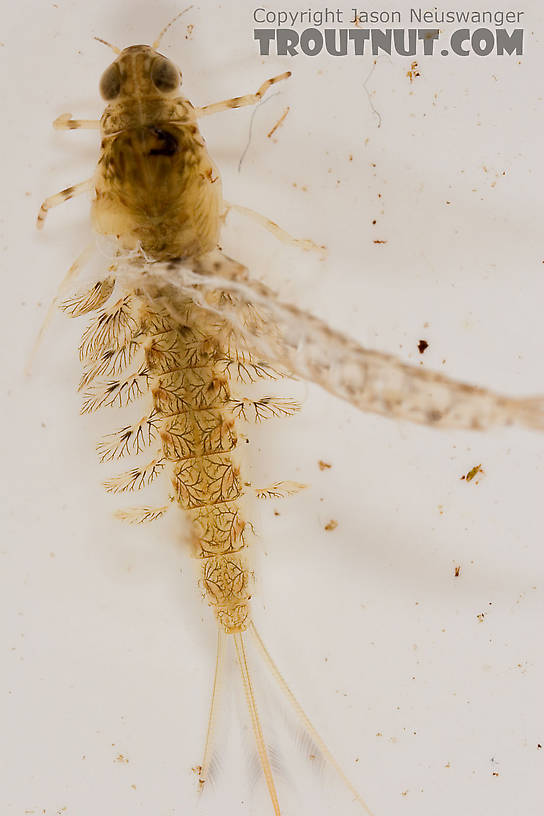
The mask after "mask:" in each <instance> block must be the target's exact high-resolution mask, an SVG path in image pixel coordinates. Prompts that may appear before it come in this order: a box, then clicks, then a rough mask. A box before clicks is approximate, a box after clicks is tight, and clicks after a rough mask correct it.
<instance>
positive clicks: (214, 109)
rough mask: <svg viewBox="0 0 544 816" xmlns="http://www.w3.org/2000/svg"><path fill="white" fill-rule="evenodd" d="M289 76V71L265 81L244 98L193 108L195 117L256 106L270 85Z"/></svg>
mask: <svg viewBox="0 0 544 816" xmlns="http://www.w3.org/2000/svg"><path fill="white" fill-rule="evenodd" d="M290 76H291V71H286V72H285V73H284V74H279V75H278V76H275V77H272V79H267V80H266V82H263V84H262V85H261V87H260V88H259V90H258V91H256V92H255V93H252V94H246V95H245V96H233V97H232V99H224V100H223V101H222V102H214V103H213V104H212V105H204V107H202V108H195V114H196V117H197V119H199V118H200V117H201V116H209V115H210V114H211V113H220V112H221V111H224V110H229V108H245V107H246V106H247V105H256V104H257V102H258V101H259V99H261V98H262V97H263V96H264V94H265V93H266V92H267V90H268V89H269V88H270V86H271V85H275V84H276V82H281V81H282V79H289V77H290Z"/></svg>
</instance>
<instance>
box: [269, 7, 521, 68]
mask: <svg viewBox="0 0 544 816" xmlns="http://www.w3.org/2000/svg"><path fill="white" fill-rule="evenodd" d="M524 13H525V12H523V11H462V10H456V11H442V10H439V9H438V8H435V9H433V10H432V11H426V10H423V9H419V8H411V9H409V10H408V11H404V12H400V11H391V10H387V11H385V10H384V11H368V10H366V11H359V10H358V9H351V11H350V12H349V13H347V12H345V11H344V10H343V9H329V8H324V9H315V10H314V9H307V10H305V11H283V10H282V11H278V10H276V9H274V10H272V9H267V8H264V7H261V8H256V9H255V10H254V12H253V20H254V22H255V23H257V25H259V26H262V27H259V28H256V29H255V30H254V37H255V40H256V41H257V42H258V44H259V52H260V54H261V55H262V56H269V55H270V54H278V55H280V56H292V57H294V56H297V55H298V54H303V55H305V56H307V57H315V56H317V55H318V54H321V53H322V52H323V51H324V52H326V53H328V54H330V55H331V56H334V57H345V56H347V55H356V56H362V55H364V54H372V55H373V56H378V55H379V54H382V53H384V54H399V55H400V56H403V57H413V56H416V55H424V56H433V55H434V54H441V55H442V56H444V57H445V56H448V55H449V54H453V55H455V56H458V57H468V56H470V55H471V54H474V55H476V56H478V57H486V56H488V55H490V54H495V55H497V56H510V55H520V54H523V34H524V30H523V29H522V28H506V27H504V26H505V24H508V25H510V26H512V25H518V26H519V24H520V22H521V19H522V17H523V15H524ZM331 23H332V24H335V26H342V25H343V24H345V23H347V24H348V26H349V28H340V27H334V28H328V27H325V26H327V25H330V24H331ZM375 24H381V25H382V26H398V27H395V28H393V27H387V28H385V27H384V28H375V27H374V25H375ZM426 24H427V25H428V24H434V26H438V27H432V28H424V27H421V28H420V27H418V26H421V25H423V26H424V25H426ZM456 24H457V25H459V27H458V28H453V29H452V26H455V25H456ZM300 25H306V26H308V27H306V28H303V29H302V30H297V29H296V28H295V27H294V26H300ZM404 26H406V27H404ZM440 26H444V27H440ZM469 26H470V27H469Z"/></svg>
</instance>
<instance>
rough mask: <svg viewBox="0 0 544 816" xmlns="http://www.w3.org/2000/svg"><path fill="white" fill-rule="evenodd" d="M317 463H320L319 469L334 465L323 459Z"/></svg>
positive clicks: (328, 468)
mask: <svg viewBox="0 0 544 816" xmlns="http://www.w3.org/2000/svg"><path fill="white" fill-rule="evenodd" d="M317 464H318V467H319V470H330V469H331V467H332V465H329V463H328V462H324V461H323V460H322V459H320V460H319V462H318V463H317Z"/></svg>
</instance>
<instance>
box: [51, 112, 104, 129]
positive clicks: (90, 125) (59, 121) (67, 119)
mask: <svg viewBox="0 0 544 816" xmlns="http://www.w3.org/2000/svg"><path fill="white" fill-rule="evenodd" d="M53 127H54V128H55V130H78V129H79V128H84V129H86V130H99V129H100V119H72V114H71V113H61V115H60V116H57V118H56V119H55V121H54V122H53Z"/></svg>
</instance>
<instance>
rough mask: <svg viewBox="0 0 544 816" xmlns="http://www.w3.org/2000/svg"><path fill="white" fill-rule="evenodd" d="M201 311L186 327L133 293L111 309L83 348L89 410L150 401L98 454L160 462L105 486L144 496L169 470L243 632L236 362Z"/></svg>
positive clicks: (208, 578) (245, 609)
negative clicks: (233, 387)
mask: <svg viewBox="0 0 544 816" xmlns="http://www.w3.org/2000/svg"><path fill="white" fill-rule="evenodd" d="M109 291H110V292H111V288H110V289H109ZM105 294H106V293H105ZM97 300H100V298H99V297H95V298H94V299H93V301H92V302H93V305H92V308H96V301H97ZM66 309H67V311H69V312H70V314H74V315H77V314H81V313H83V312H84V311H88V310H89V309H88V308H87V306H86V303H83V305H82V306H81V307H79V308H78V303H77V299H75V300H72V301H70V303H69V304H67V305H66ZM199 313H200V310H199V309H198V308H197V307H195V306H194V304H191V303H190V302H189V301H188V302H187V309H186V316H187V320H186V322H185V323H184V324H178V323H174V321H173V320H172V318H170V317H169V316H168V314H167V313H166V312H165V311H163V310H162V309H161V308H160V307H159V306H157V307H156V308H154V307H152V306H150V305H149V303H148V302H147V301H144V300H143V298H141V297H140V296H139V295H138V294H137V293H134V292H130V293H127V294H125V295H123V296H122V297H121V298H119V299H117V300H116V301H115V302H113V303H112V304H111V305H108V306H106V308H104V309H103V310H102V311H101V312H100V313H99V314H98V315H97V316H96V317H95V318H94V319H93V322H92V323H91V325H90V326H89V327H88V328H87V329H86V331H85V332H84V335H83V338H82V343H81V347H80V353H81V356H82V358H83V361H84V366H85V368H84V374H83V378H82V382H81V387H82V388H83V389H84V390H85V396H84V403H83V411H84V412H85V411H92V410H94V409H96V408H99V407H102V406H104V405H115V406H117V407H122V406H123V405H126V404H127V403H128V402H131V401H133V400H134V399H136V398H141V397H144V398H147V400H148V411H147V413H146V414H145V416H144V417H143V418H142V419H141V420H139V421H138V422H137V423H135V425H133V426H126V427H123V428H121V429H119V430H118V431H116V432H114V433H113V434H111V435H109V436H108V437H107V438H106V439H105V440H104V441H103V442H101V443H100V444H99V446H98V450H99V453H100V455H101V458H102V459H103V460H113V459H117V458H120V457H122V456H125V455H127V454H128V455H130V454H134V453H139V452H140V450H142V449H143V448H144V447H148V446H153V445H155V448H156V450H155V454H154V456H153V459H152V460H151V462H149V463H148V464H147V465H144V466H139V467H135V468H133V469H132V470H130V471H128V472H126V473H122V474H120V475H119V476H115V477H113V478H112V479H109V480H107V481H106V482H105V486H106V488H107V489H108V490H109V491H110V492H115V493H120V492H125V491H128V490H134V489H139V488H142V487H146V486H147V485H149V484H150V483H151V482H152V481H154V480H155V478H156V477H157V476H158V475H159V474H160V473H161V472H162V471H164V470H166V471H168V472H169V474H170V477H171V484H172V488H173V490H172V495H171V499H172V500H173V501H175V502H177V503H178V504H179V506H180V507H181V508H182V509H183V510H184V511H185V512H186V514H187V515H188V517H189V519H190V522H191V527H192V531H193V544H194V554H195V555H196V557H197V558H199V559H200V561H201V571H202V583H203V587H204V589H205V592H206V596H207V598H208V601H209V603H210V605H212V606H213V608H214V610H215V614H216V616H217V618H218V620H219V622H220V623H221V624H222V626H223V627H224V629H225V630H226V631H227V632H236V631H241V630H243V629H245V628H246V627H247V625H248V624H249V598H250V574H251V573H250V569H249V566H248V563H247V547H248V540H247V530H246V523H245V521H244V520H243V518H242V515H241V510H240V501H239V500H240V498H241V496H242V494H243V492H244V490H243V488H244V485H243V482H242V480H241V477H240V473H239V468H238V465H237V464H236V463H235V460H234V456H233V454H234V451H235V448H236V446H237V441H238V437H237V434H236V429H235V420H234V415H233V413H232V410H231V408H230V407H229V406H230V404H231V403H232V402H233V401H232V400H231V395H230V390H229V382H228V377H227V375H226V373H225V369H226V367H227V366H228V363H229V358H228V356H227V355H226V354H225V350H224V349H222V348H221V344H220V343H219V342H218V341H217V339H216V338H214V337H212V336H210V334H208V333H206V332H205V331H203V330H202V326H203V325H204V326H205V325H206V320H202V317H201V315H200V314H199ZM98 378H100V379H98ZM167 509H168V506H165V507H162V508H151V507H142V508H134V509H132V510H128V511H122V512H121V513H120V514H119V515H120V516H121V517H123V518H126V519H127V520H129V521H133V522H144V521H150V520H154V519H155V518H158V517H160V515H162V514H163V513H164V512H166V510H167Z"/></svg>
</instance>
